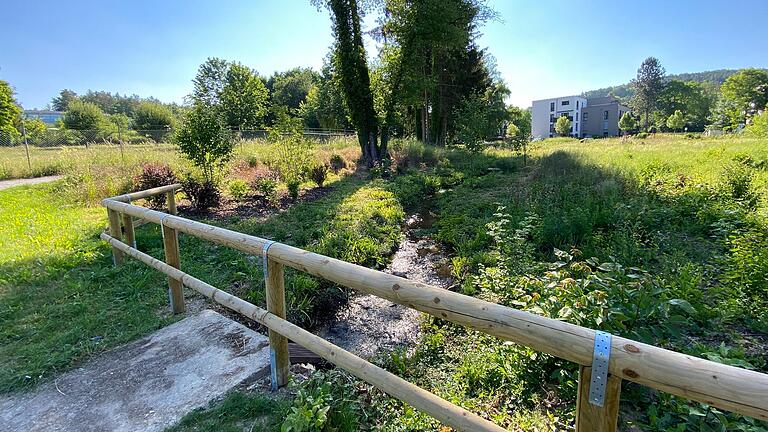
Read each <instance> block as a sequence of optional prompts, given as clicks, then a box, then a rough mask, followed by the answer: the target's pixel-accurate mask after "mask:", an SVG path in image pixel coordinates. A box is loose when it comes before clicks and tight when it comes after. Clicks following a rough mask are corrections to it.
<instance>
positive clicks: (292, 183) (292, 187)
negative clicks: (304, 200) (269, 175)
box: [285, 179, 301, 200]
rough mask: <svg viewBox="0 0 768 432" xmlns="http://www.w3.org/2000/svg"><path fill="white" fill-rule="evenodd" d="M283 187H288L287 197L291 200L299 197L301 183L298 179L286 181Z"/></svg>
mask: <svg viewBox="0 0 768 432" xmlns="http://www.w3.org/2000/svg"><path fill="white" fill-rule="evenodd" d="M285 185H286V186H287V187H288V196H290V197H291V199H294V200H295V199H296V198H298V197H299V187H300V186H301V182H300V181H299V180H298V179H291V180H288V182H287V183H286V184H285Z"/></svg>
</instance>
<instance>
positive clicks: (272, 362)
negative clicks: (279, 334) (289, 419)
mask: <svg viewBox="0 0 768 432" xmlns="http://www.w3.org/2000/svg"><path fill="white" fill-rule="evenodd" d="M274 243H275V242H274V241H273V240H267V242H266V243H264V247H263V248H262V250H261V260H262V263H263V264H264V286H265V287H266V286H267V279H269V255H268V252H269V247H270V246H272V245H273V244H274ZM267 295H269V294H267ZM269 372H270V378H271V379H272V391H276V390H277V353H276V352H275V348H274V347H273V346H272V345H271V344H270V345H269Z"/></svg>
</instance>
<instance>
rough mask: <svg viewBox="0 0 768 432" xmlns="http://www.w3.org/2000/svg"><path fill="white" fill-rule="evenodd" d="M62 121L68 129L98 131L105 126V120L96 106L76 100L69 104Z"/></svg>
mask: <svg viewBox="0 0 768 432" xmlns="http://www.w3.org/2000/svg"><path fill="white" fill-rule="evenodd" d="M62 121H63V123H64V127H66V128H67V129H75V130H96V129H99V128H100V127H101V126H102V125H103V124H104V122H105V118H104V113H103V112H102V111H101V108H99V107H98V106H97V105H96V104H93V103H90V102H82V101H80V100H74V101H72V102H70V103H69V106H68V107H67V111H66V112H65V113H64V117H63V119H62Z"/></svg>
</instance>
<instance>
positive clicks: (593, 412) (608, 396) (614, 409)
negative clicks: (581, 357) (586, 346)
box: [576, 366, 621, 432]
mask: <svg viewBox="0 0 768 432" xmlns="http://www.w3.org/2000/svg"><path fill="white" fill-rule="evenodd" d="M591 379H592V368H591V367H589V366H581V367H580V368H579V391H578V395H577V398H576V432H615V431H616V427H617V424H618V421H619V401H620V399H621V378H618V377H616V376H614V375H608V383H607V384H606V387H605V402H604V403H603V406H602V407H599V406H596V405H592V404H591V403H589V384H590V380H591Z"/></svg>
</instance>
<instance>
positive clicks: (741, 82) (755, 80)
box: [720, 69, 768, 123]
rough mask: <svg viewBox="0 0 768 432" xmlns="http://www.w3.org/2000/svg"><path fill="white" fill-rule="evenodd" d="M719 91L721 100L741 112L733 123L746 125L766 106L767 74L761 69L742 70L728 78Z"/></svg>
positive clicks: (767, 95) (767, 97)
mask: <svg viewBox="0 0 768 432" xmlns="http://www.w3.org/2000/svg"><path fill="white" fill-rule="evenodd" d="M720 90H721V92H722V94H723V99H724V100H725V101H726V102H727V103H731V104H733V105H734V106H735V107H737V108H738V109H739V111H740V112H741V113H740V115H739V116H738V117H737V118H735V119H734V121H736V122H738V123H746V121H747V120H748V119H749V118H751V117H752V116H754V115H755V114H756V113H757V112H758V111H761V110H763V109H765V108H766V105H768V72H766V71H764V70H761V69H742V70H740V71H738V72H736V73H735V74H733V75H731V76H729V77H728V79H726V80H725V82H724V83H723V85H722V87H720Z"/></svg>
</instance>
